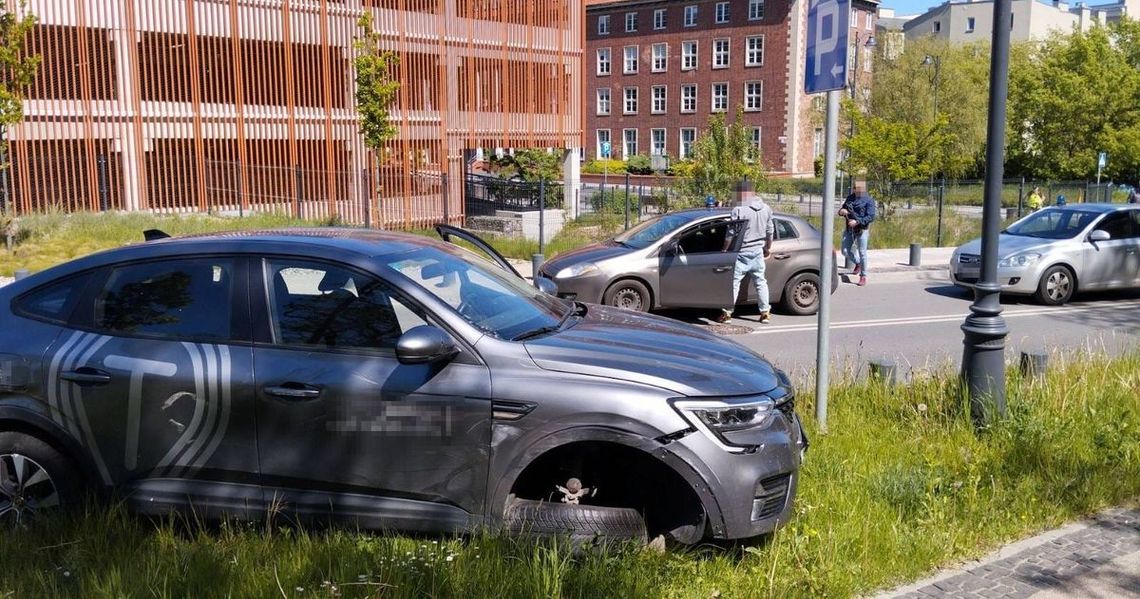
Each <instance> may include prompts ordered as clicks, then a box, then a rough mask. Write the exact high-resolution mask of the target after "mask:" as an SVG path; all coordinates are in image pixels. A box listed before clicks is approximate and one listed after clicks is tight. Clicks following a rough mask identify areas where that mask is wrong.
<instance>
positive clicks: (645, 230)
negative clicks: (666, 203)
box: [614, 212, 700, 248]
mask: <svg viewBox="0 0 1140 599" xmlns="http://www.w3.org/2000/svg"><path fill="white" fill-rule="evenodd" d="M699 217H700V215H699V214H694V213H686V212H678V213H674V214H666V215H664V216H658V217H656V218H651V219H649V220H647V221H645V222H643V223H641V224H639V225H637V226H636V227H633V228H632V229H630V230H628V231H626V232H624V233H622V234H621V235H618V236H617V237H614V241H616V242H618V243H620V244H622V245H627V246H629V247H633V248H647V247H649V246H651V245H653V244H654V243H655V242H656V241H657V240H659V239H661V238H662V237H665V236H666V235H669V234H671V233H673V231H676V230H677V229H679V228H681V227H683V226H685V225H687V224H689V223H690V222H692V221H693V220H694V219H696V218H699Z"/></svg>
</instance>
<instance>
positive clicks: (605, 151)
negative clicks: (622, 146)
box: [602, 141, 610, 158]
mask: <svg viewBox="0 0 1140 599" xmlns="http://www.w3.org/2000/svg"><path fill="white" fill-rule="evenodd" d="M609 157H610V142H608V141H603V142H602V158H609Z"/></svg>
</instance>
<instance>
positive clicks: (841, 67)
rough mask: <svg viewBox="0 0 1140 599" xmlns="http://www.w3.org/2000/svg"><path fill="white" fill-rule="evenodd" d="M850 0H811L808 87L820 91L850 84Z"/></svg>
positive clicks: (809, 4)
mask: <svg viewBox="0 0 1140 599" xmlns="http://www.w3.org/2000/svg"><path fill="white" fill-rule="evenodd" d="M850 13H851V2H850V0H809V2H808V30H807V34H808V45H807V69H805V80H804V89H805V91H806V92H807V93H809V94H817V93H820V92H826V91H831V90H836V89H843V88H845V87H847V33H848V29H849V28H850V25H849V22H848V21H849V15H850Z"/></svg>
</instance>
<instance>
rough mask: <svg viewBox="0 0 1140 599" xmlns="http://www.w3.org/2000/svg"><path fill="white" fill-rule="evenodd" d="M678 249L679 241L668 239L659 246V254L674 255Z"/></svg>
mask: <svg viewBox="0 0 1140 599" xmlns="http://www.w3.org/2000/svg"><path fill="white" fill-rule="evenodd" d="M679 249H681V242H679V241H677V240H676V239H670V240H669V241H666V242H665V245H663V246H661V255H662V256H676V255H677V250H679Z"/></svg>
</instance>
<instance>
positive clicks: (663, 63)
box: [650, 42, 669, 73]
mask: <svg viewBox="0 0 1140 599" xmlns="http://www.w3.org/2000/svg"><path fill="white" fill-rule="evenodd" d="M658 49H660V50H661V51H662V54H661V56H658V55H657V51H658ZM658 61H660V66H658ZM652 63H653V64H652V65H651V68H650V70H652V71H653V72H654V73H664V72H666V71H668V70H669V44H668V43H665V42H661V43H657V44H653V60H652Z"/></svg>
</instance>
